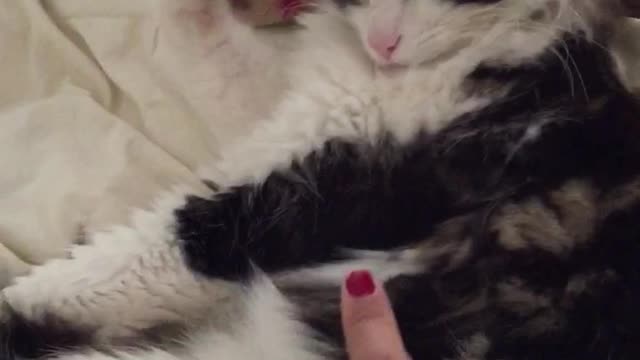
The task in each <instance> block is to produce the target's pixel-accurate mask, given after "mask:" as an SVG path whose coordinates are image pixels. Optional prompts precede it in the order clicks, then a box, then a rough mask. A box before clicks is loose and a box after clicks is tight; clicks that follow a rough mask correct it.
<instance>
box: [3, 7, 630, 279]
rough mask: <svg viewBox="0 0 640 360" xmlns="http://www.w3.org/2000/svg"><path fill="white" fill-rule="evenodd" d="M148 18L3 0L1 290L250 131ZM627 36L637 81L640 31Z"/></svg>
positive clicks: (141, 10) (189, 177)
mask: <svg viewBox="0 0 640 360" xmlns="http://www.w3.org/2000/svg"><path fill="white" fill-rule="evenodd" d="M149 1H151V2H153V1H154V0H149ZM147 13H148V10H147V2H146V1H143V0H103V1H100V0H49V1H46V0H43V1H38V0H0V146H1V151H0V166H1V167H0V168H1V169H3V171H2V173H0V287H2V286H3V285H4V284H6V283H7V282H8V281H10V279H11V278H13V277H15V276H17V275H20V274H24V273H26V272H27V271H28V270H29V268H30V266H31V265H33V264H40V263H42V262H44V261H46V260H47V259H49V258H52V257H60V256H65V255H66V251H67V249H68V248H69V246H70V245H72V244H73V243H74V242H76V241H80V240H81V239H82V233H83V232H87V231H96V230H100V229H104V228H105V227H109V226H113V225H117V224H125V223H126V222H127V218H128V213H129V211H128V210H129V209H130V208H131V207H147V206H148V205H149V204H150V202H151V201H152V200H153V199H154V197H155V196H157V194H158V193H159V192H161V191H163V190H165V189H168V188H170V187H171V186H173V185H175V184H182V183H191V184H193V185H194V186H197V184H198V178H197V176H196V175H195V171H196V169H198V168H199V167H200V166H201V165H203V164H206V163H207V162H210V161H212V160H213V159H214V158H215V156H216V153H217V152H218V149H219V148H220V146H224V145H225V144H226V142H227V141H233V139H234V138H237V137H238V136H241V135H242V133H243V132H244V131H246V130H247V127H243V126H236V125H238V124H228V123H224V122H223V121H222V119H201V118H199V117H198V116H196V115H194V114H196V113H198V111H197V109H194V106H197V104H195V105H194V103H193V102H190V101H189V94H188V93H187V94H185V93H184V92H182V91H180V90H179V89H176V88H175V86H172V85H171V82H167V81H166V79H165V78H164V77H163V76H161V75H160V74H159V73H158V71H156V68H155V66H154V65H153V64H154V61H155V60H157V59H154V56H158V55H157V54H158V51H156V50H157V46H158V41H159V39H158V38H157V36H158V34H157V33H156V32H155V31H154V28H153V26H149V24H148V22H145V21H144V15H145V14H147ZM630 28H631V27H630ZM620 39H621V40H620V43H621V44H624V45H621V46H620V48H621V49H623V50H624V51H621V52H620V54H621V58H623V59H624V64H625V66H624V71H625V76H627V77H628V78H629V79H630V80H633V81H636V82H637V84H636V85H637V86H638V87H639V88H640V72H638V71H637V70H636V69H634V66H635V62H636V60H637V59H640V41H639V40H638V39H640V31H639V30H638V29H634V30H629V31H626V32H625V34H624V36H621V38H620ZM629 44H635V48H634V47H632V46H630V45H629ZM639 67H640V66H639ZM175 71H187V72H188V71H189V69H188V68H183V69H175ZM639 121H640V119H639ZM212 129H213V130H212Z"/></svg>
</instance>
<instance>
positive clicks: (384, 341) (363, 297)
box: [341, 271, 409, 360]
mask: <svg viewBox="0 0 640 360" xmlns="http://www.w3.org/2000/svg"><path fill="white" fill-rule="evenodd" d="M341 306H342V326H343V328H344V333H345V338H346V345H347V352H348V353H349V359H350V360H376V359H387V360H407V359H408V358H409V357H408V356H407V353H406V351H405V349H404V345H403V344H402V339H401V337H400V332H399V330H398V325H397V323H396V320H395V318H394V315H393V311H392V310H391V306H390V304H389V299H388V298H387V295H386V294H385V292H384V289H383V288H382V287H381V286H379V285H378V284H377V282H376V281H375V280H374V279H373V277H372V276H371V273H369V272H368V271H354V272H352V273H351V274H349V276H348V277H347V279H346V281H345V284H344V286H343V289H342V302H341Z"/></svg>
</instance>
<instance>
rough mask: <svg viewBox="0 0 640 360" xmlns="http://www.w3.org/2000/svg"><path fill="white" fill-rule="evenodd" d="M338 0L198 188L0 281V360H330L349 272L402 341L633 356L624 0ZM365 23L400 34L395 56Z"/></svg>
mask: <svg viewBox="0 0 640 360" xmlns="http://www.w3.org/2000/svg"><path fill="white" fill-rule="evenodd" d="M335 3H336V5H337V6H335V7H332V6H328V5H327V6H324V5H321V6H320V8H319V9H318V11H317V12H316V13H315V14H310V15H308V16H305V17H303V18H302V20H301V22H302V24H303V26H304V27H305V29H303V30H301V32H300V37H301V38H300V45H299V46H300V48H299V51H297V53H296V54H295V56H294V57H293V59H292V60H291V63H290V64H286V65H284V66H287V67H288V71H287V72H288V73H289V74H290V76H291V77H290V79H289V80H290V81H291V91H290V92H288V94H287V95H286V96H285V97H284V99H283V100H282V102H281V103H280V104H279V105H278V107H277V108H276V110H275V111H274V112H273V114H272V115H271V116H270V118H269V120H268V121H265V122H264V124H263V125H262V126H260V127H259V128H258V129H257V130H256V131H255V132H254V133H253V135H252V136H250V137H249V138H248V139H246V141H244V142H242V144H238V145H237V146H235V147H233V148H232V149H230V150H229V151H228V153H227V154H226V155H225V156H224V158H223V159H222V160H221V161H220V162H219V163H218V164H215V166H211V167H210V168H209V169H208V170H207V171H204V172H203V178H204V179H206V180H207V183H208V184H209V185H210V186H211V188H212V190H211V192H210V193H207V192H205V191H199V192H194V190H191V189H186V188H185V189H177V190H176V191H175V192H173V193H172V194H169V195H167V196H165V197H164V199H163V200H162V201H160V202H159V203H158V204H157V206H156V207H155V208H154V209H151V210H148V211H142V210H141V211H138V212H137V213H136V215H135V216H134V218H133V220H132V225H131V226H129V227H121V228H117V229H114V230H113V231H111V232H109V233H101V234H95V235H93V236H92V238H91V245H87V246H82V247H78V248H76V249H74V250H73V254H72V255H73V256H72V258H71V259H64V260H55V261H51V262H49V263H47V264H45V265H44V266H42V267H40V268H37V269H36V270H35V271H34V272H33V273H32V274H31V275H30V276H27V277H24V278H21V279H19V280H18V281H17V282H16V283H15V285H13V286H11V287H9V288H7V289H5V290H4V291H3V294H4V304H5V305H4V308H3V310H2V313H1V318H2V324H1V328H0V336H1V337H2V339H0V346H2V349H1V351H2V352H1V355H0V357H1V358H2V359H3V360H4V359H14V358H17V359H33V358H41V357H53V358H56V359H65V360H70V359H74V360H75V359H90V360H94V359H95V360H97V359H105V360H107V359H108V360H112V359H126V360H130V359H131V360H132V359H151V360H176V359H197V360H200V359H202V360H205V359H206V360H214V359H225V360H226V359H234V360H244V359H273V360H302V359H304V360H315V359H318V360H319V359H345V357H346V355H345V353H344V350H343V345H342V344H343V339H342V334H341V330H340V326H339V313H338V296H339V293H340V292H339V287H340V284H341V281H342V279H343V276H344V275H345V274H346V273H347V272H349V271H351V270H354V269H362V268H367V269H370V270H371V271H372V272H373V273H374V274H375V275H376V276H377V277H379V278H380V279H381V280H382V281H384V284H385V287H386V289H387V290H388V292H389V296H390V298H391V301H392V303H393V305H394V309H395V312H396V316H397V318H398V321H399V324H400V328H401V331H402V334H403V338H404V340H405V344H406V347H407V349H408V351H409V352H410V354H411V356H412V357H413V358H414V359H438V360H443V359H451V360H480V359H482V360H489V359H492V360H493V359H495V360H556V359H557V360H560V359H562V360H567V359H576V360H577V359H579V360H590V359H593V360H596V359H597V360H604V359H619V360H622V359H639V358H640V311H638V304H640V221H639V219H640V176H639V174H640V141H639V139H640V105H639V103H638V100H637V99H635V98H634V97H633V96H632V95H631V94H630V93H629V92H628V91H627V90H626V89H625V88H624V87H623V86H622V85H621V82H620V79H619V78H618V75H617V72H616V68H615V67H614V65H613V63H612V60H611V58H610V54H609V52H608V28H609V26H611V25H612V24H613V23H614V22H615V21H616V15H615V5H616V4H615V3H613V2H612V1H605V0H475V1H474V0H370V1H346V0H344V1H336V2H335ZM370 31H378V32H379V31H396V32H398V33H399V34H401V41H400V43H399V44H397V45H398V46H397V48H396V49H395V51H394V53H393V56H392V57H390V58H384V59H383V58H378V55H377V53H376V52H374V51H371V50H370V49H369V48H368V46H367V39H368V34H369V32H370ZM249 105H250V104H248V106H249ZM219 115H220V116H225V114H224V113H221V114H219Z"/></svg>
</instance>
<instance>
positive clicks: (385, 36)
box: [367, 32, 402, 61]
mask: <svg viewBox="0 0 640 360" xmlns="http://www.w3.org/2000/svg"><path fill="white" fill-rule="evenodd" d="M400 40H402V35H400V34H398V33H397V32H371V33H369V36H368V38H367V42H368V43H369V47H371V49H372V50H373V51H375V52H376V54H378V55H379V56H380V57H381V58H383V59H384V60H387V61H388V60H391V57H393V53H394V52H395V51H396V49H398V46H399V45H400Z"/></svg>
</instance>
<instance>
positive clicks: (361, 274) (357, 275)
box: [346, 270, 376, 298]
mask: <svg viewBox="0 0 640 360" xmlns="http://www.w3.org/2000/svg"><path fill="white" fill-rule="evenodd" d="M346 287H347V292H348V293H349V295H351V296H353V297H356V298H359V297H365V296H369V295H371V294H373V292H374V291H376V283H375V282H374V281H373V276H371V273H370V272H369V271H366V270H359V271H354V272H352V273H351V274H349V276H347V280H346Z"/></svg>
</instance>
